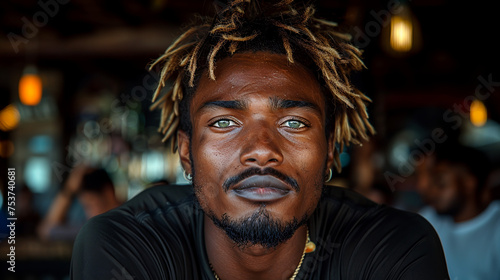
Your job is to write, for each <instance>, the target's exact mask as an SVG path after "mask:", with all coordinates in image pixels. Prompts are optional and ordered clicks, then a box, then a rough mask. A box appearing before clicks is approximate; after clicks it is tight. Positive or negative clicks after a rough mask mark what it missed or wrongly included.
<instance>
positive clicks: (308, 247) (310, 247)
mask: <svg viewBox="0 0 500 280" xmlns="http://www.w3.org/2000/svg"><path fill="white" fill-rule="evenodd" d="M314 250H316V244H314V242H312V241H311V239H310V238H309V229H307V239H306V245H305V246H304V252H302V257H300V262H299V265H298V266H297V268H296V269H295V272H294V273H293V275H292V277H290V280H295V277H297V274H299V271H300V267H301V266H302V262H303V261H304V257H305V255H306V253H311V252H314ZM210 268H211V269H212V272H213V273H214V276H215V279H216V280H220V278H219V276H217V273H215V270H214V268H213V266H212V264H211V263H210Z"/></svg>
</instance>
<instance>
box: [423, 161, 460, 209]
mask: <svg viewBox="0 0 500 280" xmlns="http://www.w3.org/2000/svg"><path fill="white" fill-rule="evenodd" d="M461 172H464V171H463V170H461V168H459V167H457V166H454V165H450V164H449V163H447V162H440V163H438V164H436V166H435V167H434V168H433V170H432V171H431V172H430V186H429V190H428V202H429V204H430V205H431V206H432V207H433V208H434V209H436V212H437V213H439V214H443V215H452V216H453V215H455V214H457V213H458V212H459V211H460V209H461V206H462V205H463V204H464V203H463V202H464V200H465V197H464V192H465V191H464V186H463V184H462V182H461V180H460V179H459V177H460V176H459V174H460V173H461Z"/></svg>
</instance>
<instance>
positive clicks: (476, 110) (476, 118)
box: [470, 100, 488, 127]
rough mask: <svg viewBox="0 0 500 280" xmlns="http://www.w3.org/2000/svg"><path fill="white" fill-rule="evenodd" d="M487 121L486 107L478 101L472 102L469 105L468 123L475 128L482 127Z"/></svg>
mask: <svg viewBox="0 0 500 280" xmlns="http://www.w3.org/2000/svg"><path fill="white" fill-rule="evenodd" d="M487 120H488V112H487V111H486V106H484V104H483V102H481V101H480V100H474V101H472V103H471V105H470V122H471V123H472V124H473V125H475V126H478V127H479V126H483V125H484V124H485V123H486V121H487Z"/></svg>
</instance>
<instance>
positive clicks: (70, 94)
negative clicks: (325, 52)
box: [0, 0, 500, 279]
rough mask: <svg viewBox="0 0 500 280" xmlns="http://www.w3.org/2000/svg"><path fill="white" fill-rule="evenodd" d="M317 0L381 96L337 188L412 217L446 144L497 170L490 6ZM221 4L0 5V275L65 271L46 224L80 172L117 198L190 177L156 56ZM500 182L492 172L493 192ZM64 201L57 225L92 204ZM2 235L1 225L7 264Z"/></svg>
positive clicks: (498, 104)
mask: <svg viewBox="0 0 500 280" xmlns="http://www.w3.org/2000/svg"><path fill="white" fill-rule="evenodd" d="M311 2H313V3H315V5H316V7H317V10H318V16H320V17H322V18H325V19H329V20H333V21H337V22H338V23H339V24H340V26H341V27H342V28H343V29H344V30H345V31H346V32H348V33H350V34H352V35H353V40H354V43H355V44H356V45H357V46H358V47H360V48H362V49H363V50H364V61H365V64H366V69H365V70H364V71H363V72H361V73H358V74H355V75H353V80H354V81H355V83H356V85H357V86H358V87H359V88H361V89H362V91H364V92H365V93H366V94H367V95H368V96H369V97H370V98H371V99H372V100H373V103H372V104H370V106H369V113H370V116H371V121H372V123H373V125H374V126H375V129H376V130H377V134H376V135H375V136H374V137H373V139H372V140H371V141H370V142H369V143H366V144H365V145H363V146H362V147H352V146H351V147H347V148H346V149H345V150H344V152H343V153H342V154H341V160H342V165H343V171H342V173H341V174H336V176H335V179H334V180H333V182H332V184H334V185H340V186H344V187H350V188H353V189H355V190H357V191H359V192H361V193H363V194H365V195H367V196H368V197H370V198H372V199H374V200H376V201H378V202H381V203H386V204H389V205H392V206H395V207H398V208H401V209H406V210H410V211H418V210H419V209H420V208H421V207H422V205H423V202H422V199H420V197H419V195H418V193H417V181H418V180H417V176H415V174H416V170H418V168H419V167H420V166H421V163H422V162H423V161H424V158H426V157H427V156H429V155H432V153H433V152H434V150H435V148H436V147H437V146H438V145H447V144H451V143H460V144H462V145H465V146H469V147H473V148H475V149H478V150H481V151H483V152H485V153H486V154H487V156H488V157H489V159H490V160H491V162H492V167H496V168H498V166H499V162H500V124H499V121H500V113H499V112H500V97H499V94H498V92H499V91H500V71H499V70H498V65H499V64H498V62H499V55H498V49H499V47H500V46H499V45H498V44H499V40H498V38H497V37H498V27H499V21H498V17H497V15H496V14H495V9H494V8H493V4H492V3H490V2H488V1H484V0H478V1H473V2H459V1H451V0H412V1H409V0H408V1H403V0H401V1H396V0H389V1H373V0H371V1H368V0H355V1H346V0H339V1H332V0H317V1H311ZM223 5H224V1H211V0H205V1H196V0H183V1H174V0H148V1H138V0H128V1H95V0H85V1H84V0H40V1H30V0H17V1H13V0H7V1H2V2H0V74H1V75H0V179H1V180H0V190H1V192H0V206H1V209H2V214H0V215H1V216H2V217H1V220H2V223H3V221H5V220H6V218H7V217H9V212H8V205H7V204H8V202H9V201H10V200H9V199H8V196H13V195H12V194H11V195H9V194H8V192H9V184H8V181H9V178H8V176H7V175H8V169H9V168H15V189H14V188H12V189H11V191H12V190H14V193H15V196H16V200H15V201H16V206H15V210H16V217H18V220H17V227H16V230H15V232H16V273H15V274H12V273H9V272H7V268H5V269H2V271H1V272H0V275H2V276H1V278H2V279H68V278H67V277H68V272H69V262H70V255H71V246H72V237H71V236H72V235H71V234H66V235H64V234H62V235H54V236H52V237H47V236H44V235H43V234H41V233H40V224H42V222H43V221H44V220H45V221H46V219H47V216H49V212H50V211H51V210H50V209H51V206H53V205H54V203H55V200H56V198H57V196H58V194H61V190H64V189H65V186H66V185H67V184H68V181H69V179H68V178H69V177H70V176H69V175H70V174H71V172H72V171H73V170H74V169H75V168H76V167H78V166H80V165H82V164H86V165H88V166H91V167H93V168H102V169H103V170H105V171H106V173H107V174H109V177H110V179H111V182H112V184H113V186H114V191H115V195H116V197H117V200H118V201H121V202H123V201H126V200H128V199H130V198H132V197H133V196H134V195H135V194H137V193H138V192H140V191H141V190H143V189H144V188H146V187H148V185H150V184H152V183H155V182H160V181H163V182H170V183H183V182H185V180H184V178H183V176H182V170H181V169H180V166H179V162H178V158H177V156H176V155H175V154H172V153H171V152H170V149H169V147H167V146H166V145H165V144H163V143H162V142H161V136H160V135H159V133H158V132H157V129H156V128H157V125H158V122H159V114H158V113H157V112H151V111H150V110H149V106H150V103H151V97H152V93H153V90H154V88H155V86H156V82H157V79H158V73H157V72H155V71H148V64H149V63H151V62H152V60H154V59H155V58H156V57H158V56H159V55H161V54H162V52H163V51H164V50H165V49H166V48H167V47H168V46H169V44H170V43H171V42H172V41H173V40H174V38H176V36H178V35H179V34H181V32H182V30H183V29H182V28H183V27H185V26H186V25H187V24H189V23H190V22H192V20H193V17H194V15H196V14H202V15H212V14H213V13H214V11H215V9H214V7H215V6H219V7H220V6H223ZM497 173H498V172H497ZM497 176H498V175H497ZM499 181H500V180H498V178H496V177H492V179H491V180H490V182H492V183H491V185H490V186H489V187H490V188H492V189H494V188H497V187H498V184H499V183H498V182H499ZM495 182H496V183H495ZM75 193H76V192H75ZM75 193H71V194H70V195H69V197H70V198H74V197H75V196H76V195H75ZM70 201H71V203H70V204H69V205H65V207H62V208H64V209H63V210H64V215H63V216H61V217H62V218H61V219H64V223H65V225H69V226H74V228H76V229H77V228H78V226H79V225H81V224H82V223H83V222H84V221H85V220H86V218H87V216H86V213H87V212H86V209H85V205H82V202H81V200H79V199H73V200H70ZM54 211H55V210H54ZM70 232H71V231H70ZM8 236H9V230H8V229H6V228H5V227H4V225H3V224H2V229H0V240H2V239H3V241H0V242H1V243H0V252H1V254H0V260H1V261H2V263H3V264H5V263H6V261H7V260H8V256H6V254H7V253H8V246H9V245H8V243H7V240H8V239H7V237H8ZM58 236H59V237H60V238H58ZM61 236H65V237H64V238H63V237H61ZM4 252H5V253H4ZM13 275H14V276H13ZM117 279H121V278H119V272H117Z"/></svg>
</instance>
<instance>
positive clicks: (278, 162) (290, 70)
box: [71, 0, 448, 279]
mask: <svg viewBox="0 0 500 280" xmlns="http://www.w3.org/2000/svg"><path fill="white" fill-rule="evenodd" d="M291 2H292V1H281V2H279V3H274V2H272V3H266V2H259V3H257V2H254V1H242V0H236V1H232V2H231V3H230V4H229V6H228V7H227V8H226V9H224V10H223V11H221V12H220V13H219V14H218V15H217V16H216V18H215V19H213V20H209V21H207V22H211V23H210V24H202V25H199V26H195V27H193V28H191V29H189V30H188V31H186V32H185V33H184V34H183V35H181V37H180V38H179V39H178V40H177V41H176V42H174V43H173V45H172V46H171V47H170V48H169V49H167V51H166V53H165V54H164V55H163V56H162V57H160V58H159V60H158V61H157V63H163V64H164V66H163V72H162V80H161V84H160V86H159V88H158V90H157V94H158V95H159V94H160V93H161V92H162V85H164V84H165V82H166V81H168V80H171V81H173V87H172V89H171V90H170V91H168V92H167V93H165V94H164V95H163V96H162V97H160V98H159V99H158V101H157V102H156V103H155V105H154V107H160V108H162V121H161V124H160V130H161V131H162V132H163V133H165V140H168V139H170V138H173V139H172V141H173V142H172V143H173V144H174V145H175V143H177V145H178V151H179V155H180V159H181V163H182V166H183V168H184V170H185V174H186V175H185V177H186V178H187V179H189V180H192V183H193V186H192V187H191V186H169V187H156V188H151V189H148V190H146V191H145V192H143V193H142V194H140V195H139V196H137V197H135V198H134V199H132V200H131V201H130V202H128V203H127V204H126V205H125V206H124V207H120V208H118V209H117V210H116V211H112V212H110V213H108V214H106V215H101V216H99V217H97V218H95V219H93V220H92V221H91V222H90V223H88V224H87V226H86V227H85V228H84V229H83V230H82V232H81V233H80V235H79V238H78V240H77V242H76V244H75V251H74V256H73V259H72V272H71V275H72V278H73V279H110V278H113V277H115V278H116V277H123V278H122V279H447V277H448V275H447V271H446V266H445V262H444V257H443V253H442V250H441V246H440V243H439V240H438V238H437V236H436V235H435V232H434V231H433V229H432V227H431V226H430V225H429V224H428V223H427V222H426V221H424V220H423V219H422V218H421V217H419V216H418V215H416V214H410V213H406V212H402V211H397V210H395V209H392V208H389V207H384V206H380V205H377V204H375V203H373V202H371V201H369V200H367V199H364V198H363V197H362V196H360V195H358V194H356V193H354V192H351V191H349V190H347V189H341V188H334V187H324V184H323V183H324V181H328V180H330V179H331V176H332V168H335V167H337V168H339V167H340V164H339V161H338V154H339V153H338V150H337V149H336V145H339V146H340V147H342V145H344V144H348V143H349V142H351V143H359V142H360V141H361V140H363V139H365V138H366V137H367V131H371V130H372V128H371V126H370V125H369V123H368V121H367V115H366V112H365V104H364V101H366V100H367V98H366V97H365V96H364V95H363V94H361V93H360V92H358V91H357V90H356V89H354V88H353V87H352V85H351V84H350V82H349V80H348V78H347V75H348V73H349V72H350V71H351V70H359V69H360V68H361V67H362V63H361V61H360V60H359V58H358V55H359V51H358V50H357V49H356V48H355V47H353V46H352V45H350V44H349V43H348V40H347V37H346V36H345V35H343V34H340V33H339V32H338V31H337V29H336V28H335V25H334V24H333V23H329V22H326V21H323V20H319V19H316V18H314V17H313V14H314V9H313V8H312V7H302V8H298V7H297V8H294V7H292V5H291ZM176 139H177V140H178V141H177V140H176Z"/></svg>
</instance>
